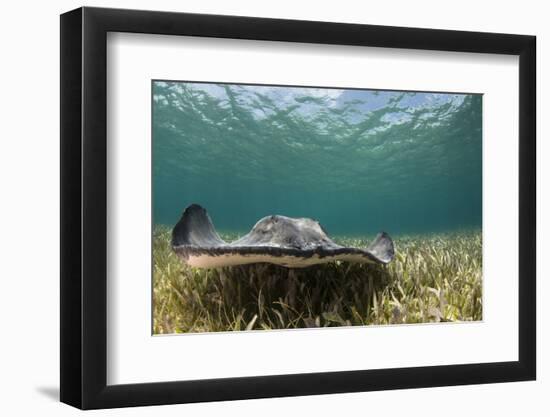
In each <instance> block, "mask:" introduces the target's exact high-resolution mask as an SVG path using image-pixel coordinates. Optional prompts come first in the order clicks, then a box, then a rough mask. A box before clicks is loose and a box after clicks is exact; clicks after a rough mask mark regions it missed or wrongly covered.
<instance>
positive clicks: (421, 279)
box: [153, 226, 482, 334]
mask: <svg viewBox="0 0 550 417" xmlns="http://www.w3.org/2000/svg"><path fill="white" fill-rule="evenodd" d="M236 237H237V236H236V235H235V234H233V235H231V234H222V238H224V239H225V240H229V241H231V240H233V239H235V238H236ZM334 240H335V241H337V242H338V243H340V244H343V245H346V246H367V245H368V242H369V241H370V240H371V239H370V238H366V239H361V238H349V237H339V238H335V239H334ZM394 241H395V246H396V256H395V259H394V260H393V261H392V262H391V263H390V264H389V265H386V266H378V265H370V264H349V263H346V262H335V263H329V264H324V265H318V266H313V267H309V268H304V269H287V268H284V267H279V266H275V265H270V264H254V265H246V266H239V267H232V268H220V269H198V268H192V267H188V266H187V265H185V264H183V263H182V262H181V261H180V259H179V258H178V257H177V256H176V255H175V254H174V253H173V252H172V249H171V247H170V230H169V229H168V228H166V227H162V226H159V227H156V228H155V230H154V236H153V333H155V334H167V333H188V332H218V331H231V330H262V329H264V330H269V329H291V328H306V327H328V326H364V325H373V324H375V325H381V324H402V323H428V322H458V321H477V320H481V319H482V243H481V231H480V230H476V231H463V232H453V233H445V234H433V235H424V236H399V237H397V238H395V239H394Z"/></svg>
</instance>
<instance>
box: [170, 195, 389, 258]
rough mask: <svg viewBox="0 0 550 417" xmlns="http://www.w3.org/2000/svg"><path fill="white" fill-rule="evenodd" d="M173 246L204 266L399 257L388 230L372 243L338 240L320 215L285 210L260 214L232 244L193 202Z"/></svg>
mask: <svg viewBox="0 0 550 417" xmlns="http://www.w3.org/2000/svg"><path fill="white" fill-rule="evenodd" d="M172 248H173V250H174V251H175V252H176V253H177V254H178V255H179V256H180V257H181V258H182V260H183V261H184V262H185V263H187V264H188V265H191V266H194V267H199V268H217V267H224V266H235V265H244V264H252V263H259V262H264V263H265V262H267V263H272V264H277V265H282V266H285V267H287V268H303V267H307V266H311V265H315V264H321V263H326V262H332V261H338V260H339V261H347V262H360V263H374V264H387V263H388V262H390V261H391V260H392V259H393V257H394V246H393V241H392V239H391V238H390V237H389V236H388V234H387V233H385V232H381V233H379V234H378V235H377V236H376V238H375V239H374V241H373V242H372V243H371V244H370V246H368V247H367V248H364V249H363V248H354V247H346V246H341V245H338V244H337V243H335V242H333V241H332V240H331V239H330V238H329V237H328V236H327V234H326V232H325V231H324V229H323V227H322V226H321V225H320V224H319V222H318V221H316V220H313V219H308V218H291V217H286V216H279V215H273V216H267V217H264V218H263V219H260V220H259V221H258V222H257V223H256V224H255V225H254V227H253V228H252V230H250V232H249V233H247V234H246V235H244V236H243V237H241V238H240V239H237V240H235V241H233V242H231V243H228V242H225V241H224V240H223V239H222V238H221V237H220V236H219V235H218V233H217V232H216V229H215V228H214V225H213V223H212V220H210V216H209V215H208V213H207V212H206V210H205V209H204V208H202V207H201V206H199V205H198V204H192V205H190V206H189V207H187V208H186V209H185V211H184V212H183V215H182V217H181V219H180V221H179V222H178V223H177V224H176V226H175V227H174V229H173V230H172Z"/></svg>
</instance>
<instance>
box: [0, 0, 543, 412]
mask: <svg viewBox="0 0 550 417" xmlns="http://www.w3.org/2000/svg"><path fill="white" fill-rule="evenodd" d="M373 3H374V2H373ZM81 5H82V3H80V2H76V1H69V0H63V1H57V2H55V3H48V2H38V1H34V2H31V1H27V2H23V1H20V2H15V1H12V2H5V4H3V5H2V15H1V16H2V17H1V23H0V30H1V36H0V42H1V46H2V48H1V50H0V54H1V55H0V56H1V64H0V72H1V77H0V82H1V83H2V87H1V89H0V92H1V93H0V94H1V99H0V107H1V109H0V121H1V124H0V190H1V196H2V200H1V204H0V254H1V255H0V261H1V267H0V283H1V286H0V320H1V322H0V323H1V325H2V337H1V342H0V398H1V400H0V410H1V412H0V414H2V415H6V416H12V415H33V414H34V413H36V414H37V413H40V414H41V415H60V416H64V415H74V414H76V413H77V411H76V410H75V409H72V408H71V407H68V406H66V405H62V404H59V403H58V402H57V396H58V390H59V388H58V387H59V385H58V379H59V371H58V369H59V360H58V349H59V343H58V340H59V324H58V312H59V278H58V277H59V249H58V248H59V232H58V230H59V220H58V218H59V215H58V213H59V187H58V183H59V17H58V15H59V14H60V13H62V12H64V11H67V10H70V9H73V8H76V7H79V6H81ZM86 5H89V6H104V7H123V8H138V9H158V10H169V11H181V12H198V13H216V14H237V15H249V16H263V17H280V18H292V19H308V20H326V21H341V22H353V23H370V24H379V25H395V26H416V27H430V28H441V29H460V30H475V31H492V32H509V33H522V34H533V35H537V37H538V76H539V77H538V88H537V93H538V120H539V125H538V138H539V150H538V161H539V168H538V170H539V185H538V193H539V198H538V210H539V224H538V230H539V233H538V235H539V241H538V245H539V246H538V257H539V268H538V281H539V284H538V335H539V336H538V349H539V355H538V381H537V382H527V383H508V384H496V385H482V386H466V387H451V388H432V389H422V390H402V391H388V392H376V393H359V394H345V395H325V396H314V397H301V398H286V399H270V400H255V401H237V402H230V403H210V404H193V405H179V406H165V407H145V408H138V409H120V410H110V411H100V412H96V413H94V415H113V414H115V413H116V414H117V415H132V416H134V415H140V416H147V415H155V416H157V415H181V414H183V413H187V414H188V415H194V416H196V415H206V416H210V415H212V416H214V415H220V414H221V413H223V414H224V415H230V416H231V415H277V416H278V415H281V414H282V415H299V414H306V415H307V414H313V413H315V414H316V415H326V416H329V415H330V416H334V415H343V414H351V413H353V414H356V413H357V414H359V415H360V414H371V415H375V414H379V415H380V414H382V413H383V414H384V415H399V414H401V415H407V416H417V415H418V416H420V415H422V416H429V415H438V416H441V415H445V416H446V417H447V416H449V417H450V416H464V415H482V414H485V415H524V414H525V415H547V413H548V412H549V411H550V405H549V401H548V392H550V382H549V378H550V365H549V361H548V354H547V352H548V349H549V343H550V326H549V325H548V321H549V320H550V309H549V307H548V306H549V304H548V303H545V299H546V298H547V297H546V294H548V293H549V291H550V285H549V283H548V275H549V273H550V267H549V263H548V262H547V259H546V256H548V251H549V250H550V222H549V221H548V217H543V216H542V215H541V213H543V212H545V211H546V212H548V211H549V210H550V192H549V191H548V187H547V184H548V180H549V179H550V178H549V176H550V165H549V164H548V163H547V164H546V165H545V166H543V162H547V161H549V159H550V146H549V145H548V144H547V143H543V140H542V139H543V137H544V136H547V135H548V133H549V132H548V130H549V128H548V126H549V124H548V122H547V121H546V120H542V119H543V117H542V116H543V114H545V110H546V108H547V103H548V97H550V91H549V85H550V84H549V82H548V81H547V80H546V78H545V76H544V74H543V73H544V72H545V71H546V73H547V74H548V60H549V58H550V49H549V48H548V42H549V39H550V26H549V25H548V20H547V16H548V11H546V10H544V9H545V2H542V1H535V0H523V1H514V2H508V1H486V2H480V1H479V0H477V1H476V0H474V1H471V0H461V1H459V2H448V3H444V2H441V1H437V0H436V1H420V0H418V1H407V0H392V1H387V2H382V1H379V2H376V3H374V4H371V5H369V4H368V2H352V1H347V0H339V1H325V2H321V1H301V2H299V1H297V0H278V1H274V0H273V1H269V2H260V1H254V0H232V1H231V2H227V1H226V2H224V1H223V0H201V1H196V2H183V1H169V0H158V1H155V2H153V1H145V0H143V1H140V0H125V1H119V2H115V1H92V0H89V1H88V2H86ZM495 156H496V155H495ZM543 188H546V189H543Z"/></svg>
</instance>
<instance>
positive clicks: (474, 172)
mask: <svg viewBox="0 0 550 417" xmlns="http://www.w3.org/2000/svg"><path fill="white" fill-rule="evenodd" d="M152 88H153V92H152V93H153V100H152V105H153V129H152V130H153V131H152V134H153V213H154V214H153V216H154V222H155V224H164V225H169V226H172V225H174V224H175V222H177V220H178V219H179V216H180V215H181V212H182V211H183V209H184V208H185V207H186V206H188V205H189V204H191V203H198V204H200V205H202V206H203V207H205V208H206V209H207V210H208V212H209V213H210V216H211V217H212V219H213V221H214V224H215V226H216V228H217V229H218V230H226V231H248V230H249V229H250V228H251V227H252V226H253V225H254V223H255V222H256V221H257V220H258V219H260V218H261V217H264V216H266V215H270V214H282V215H286V216H290V217H311V218H315V219H317V220H319V221H320V222H321V224H322V225H323V226H324V227H325V229H326V230H327V232H328V233H329V235H368V234H372V233H375V232H378V231H381V230H384V231H386V232H388V233H390V234H393V235H399V234H405V233H434V232H435V233H437V232H442V231H449V230H456V229H465V228H466V229H470V228H475V229H480V228H481V219H482V96H481V95H468V94H441V93H413V92H396V91H374V90H353V89H347V90H342V89H319V88H296V87H274V86H253V85H231V84H207V83H184V82H164V81H163V82H160V81H155V82H153V86H152Z"/></svg>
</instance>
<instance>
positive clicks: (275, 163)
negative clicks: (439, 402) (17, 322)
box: [61, 7, 536, 409]
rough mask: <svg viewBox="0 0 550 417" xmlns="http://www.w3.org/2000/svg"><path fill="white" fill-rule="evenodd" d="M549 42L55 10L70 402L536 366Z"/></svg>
mask: <svg viewBox="0 0 550 417" xmlns="http://www.w3.org/2000/svg"><path fill="white" fill-rule="evenodd" d="M535 103H536V100H535V37H532V36H525V35H509V34H492V33H474V32H458V31H446V30H431V29H415V28H398V27H384V26H371V25H356V24H341V23H328V22H310V21H292V20H277V19H264V18H252V17H237V16H214V15H197V14H185V13H168V12H151V11H135V10H118V9H100V8H87V7H85V8H80V9H77V10H74V11H71V12H68V13H66V14H63V15H62V16H61V401H63V402H65V403H67V404H70V405H73V406H76V407H79V408H83V409H90V408H110V407H123V406H138V405H155V404H173V403H185V402H199V401H216V400H233V399H247V398H262V397H276V396H296V395H313V394H325V393H341V392H353V391H369V390H385V389H399V388H419V387H433V386H445V385H460V384H479V383H494V382H505V381H522V380H531V379H535V375H536V351H535V345H536V343H535V340H536V339H535V338H536V332H535V328H536V317H535V299H536V297H535V288H536V286H535V247H536V233H535V231H536V224H535V214H536V212H535V210H536V205H535V200H536V195H535V159H536V158H535Z"/></svg>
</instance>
